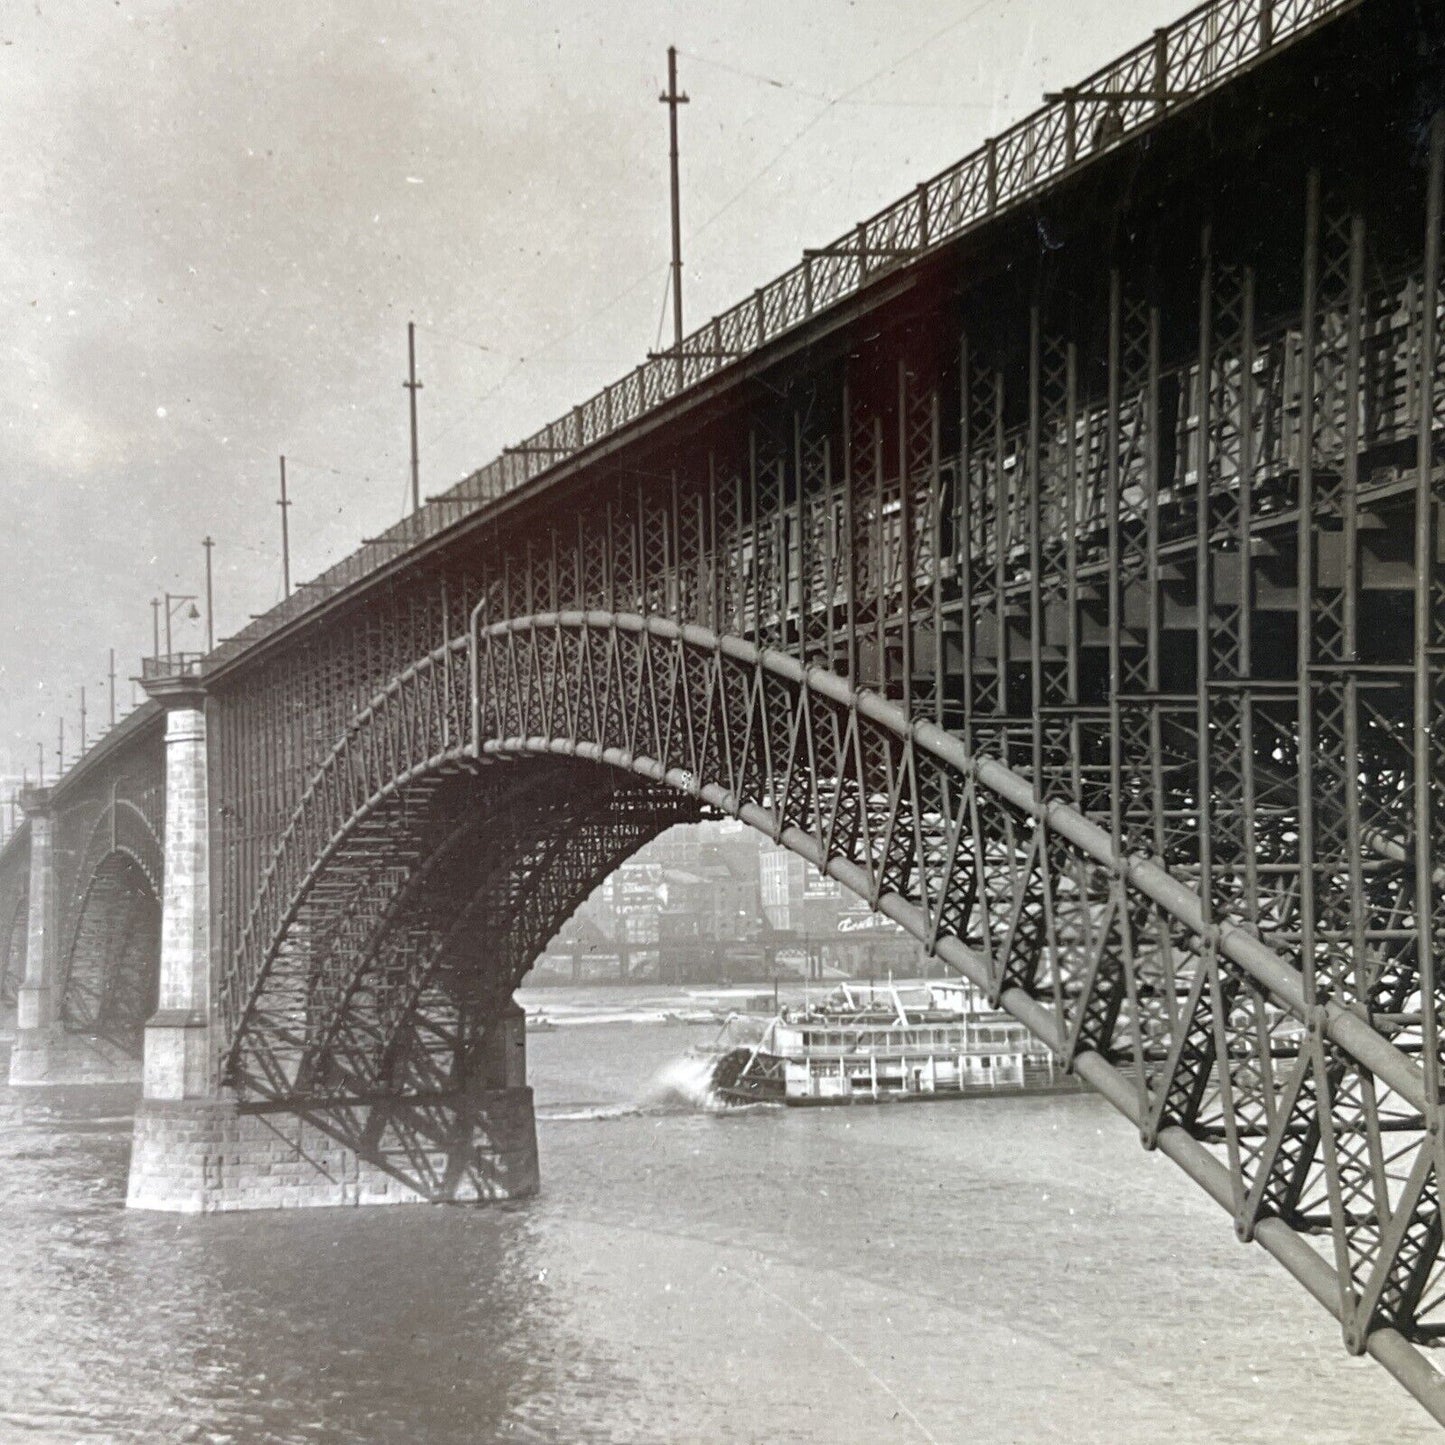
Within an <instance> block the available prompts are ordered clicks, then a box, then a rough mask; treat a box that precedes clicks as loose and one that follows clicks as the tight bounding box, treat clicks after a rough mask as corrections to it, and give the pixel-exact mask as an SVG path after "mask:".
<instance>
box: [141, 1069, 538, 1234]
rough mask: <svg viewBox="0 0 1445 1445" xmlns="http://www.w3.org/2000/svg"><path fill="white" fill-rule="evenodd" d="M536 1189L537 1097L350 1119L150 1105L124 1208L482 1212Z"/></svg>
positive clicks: (378, 1108)
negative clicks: (434, 1207)
mask: <svg viewBox="0 0 1445 1445" xmlns="http://www.w3.org/2000/svg"><path fill="white" fill-rule="evenodd" d="M537 1186H538V1173H537V1135H536V1126H535V1123H534V1120H533V1114H532V1091H531V1089H529V1088H526V1087H522V1088H510V1089H470V1090H466V1091H463V1092H459V1093H456V1094H444V1095H436V1096H434V1097H429V1098H407V1099H395V1100H378V1101H375V1102H373V1103H370V1104H368V1105H365V1106H363V1107H359V1108H357V1107H351V1108H347V1109H345V1110H342V1109H338V1108H337V1107H335V1106H332V1105H328V1106H327V1107H326V1108H318V1109H316V1110H315V1111H308V1110H305V1109H301V1110H294V1109H278V1108H276V1107H274V1106H261V1105H249V1104H240V1103H237V1102H235V1101H234V1100H216V1099H177V1100H165V1099H146V1100H144V1101H143V1102H142V1103H141V1105H140V1108H139V1111H138V1112H137V1114H136V1120H135V1138H134V1145H133V1148H132V1152H131V1165H130V1186H129V1190H128V1192H127V1197H126V1204H127V1205H128V1206H129V1207H130V1208H132V1209H155V1210H164V1211H168V1212H170V1213H174V1214H209V1213H226V1212H234V1211H240V1210H249V1209H305V1208H322V1207H329V1206H337V1205H359V1204H428V1203H482V1202H487V1201H493V1200H502V1199H521V1198H525V1197H527V1196H528V1195H532V1194H535V1193H536V1192H537Z"/></svg>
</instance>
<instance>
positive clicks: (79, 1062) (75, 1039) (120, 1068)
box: [10, 1024, 141, 1087]
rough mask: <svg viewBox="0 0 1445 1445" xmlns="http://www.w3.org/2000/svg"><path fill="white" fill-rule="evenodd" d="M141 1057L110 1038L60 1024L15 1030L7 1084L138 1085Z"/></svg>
mask: <svg viewBox="0 0 1445 1445" xmlns="http://www.w3.org/2000/svg"><path fill="white" fill-rule="evenodd" d="M140 1077H141V1061H140V1056H139V1055H138V1054H137V1053H136V1052H135V1051H134V1050H133V1049H127V1048H124V1047H122V1046H121V1045H120V1044H117V1043H116V1042H114V1041H113V1040H111V1039H106V1038H101V1037H99V1036H98V1035H96V1034H83V1033H76V1032H74V1031H73V1030H71V1029H67V1028H66V1027H65V1026H64V1025H62V1024H48V1025H42V1026H41V1027H38V1028H28V1029H26V1028H21V1029H16V1030H15V1035H14V1041H13V1042H12V1044H11V1047H10V1083H11V1084H12V1085H14V1086H21V1087H24V1086H30V1085H36V1084H138V1083H139V1082H140Z"/></svg>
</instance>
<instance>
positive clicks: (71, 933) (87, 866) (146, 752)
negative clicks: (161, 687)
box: [0, 714, 165, 1058]
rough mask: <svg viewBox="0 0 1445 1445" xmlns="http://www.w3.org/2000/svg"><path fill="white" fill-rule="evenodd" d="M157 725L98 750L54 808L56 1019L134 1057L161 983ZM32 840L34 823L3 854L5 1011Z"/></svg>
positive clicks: (22, 936)
mask: <svg viewBox="0 0 1445 1445" xmlns="http://www.w3.org/2000/svg"><path fill="white" fill-rule="evenodd" d="M157 721H158V719H157V718H156V717H155V716H154V715H153V714H148V715H146V716H142V717H138V719H137V724H138V725H134V724H133V725H132V726H131V727H129V728H127V729H125V730H124V732H123V734H118V735H117V736H116V737H115V738H114V740H113V744H112V746H111V748H109V749H107V750H106V752H101V751H100V750H97V751H96V752H94V753H92V754H89V755H88V756H87V759H86V760H85V761H84V764H83V766H82V767H81V768H79V769H77V770H76V771H75V772H74V773H72V774H71V775H70V777H69V778H68V779H67V786H66V788H65V789H64V790H63V791H62V792H59V793H58V794H56V795H55V796H54V798H53V802H51V803H48V804H47V805H46V807H47V809H48V810H49V811H50V814H51V827H52V830H53V841H52V847H53V857H54V869H55V878H54V886H55V896H56V938H57V944H56V947H57V957H56V967H57V972H56V975H55V987H56V997H57V1007H58V1013H59V1020H60V1022H62V1023H63V1024H64V1026H65V1027H66V1028H67V1029H70V1030H72V1031H74V1032H78V1033H83V1034H88V1035H92V1036H96V1037H101V1038H104V1039H106V1040H107V1041H108V1042H110V1043H113V1044H115V1045H118V1046H119V1047H120V1048H121V1049H122V1051H123V1052H125V1053H129V1054H132V1055H134V1056H135V1057H137V1058H138V1057H139V1056H140V1051H141V1035H142V1030H143V1026H144V1024H145V1020H146V1019H147V1017H148V1016H149V1015H150V1014H151V1012H152V1011H153V1010H154V1008H155V1000H156V987H157V981H158V977H159V957H160V896H161V880H162V872H163V853H164V847H163V844H162V841H161V840H162V833H163V826H164V825H163V815H164V811H165V787H164V770H163V767H162V757H161V738H160V730H159V728H158V727H156V726H155V724H156V722H157ZM117 742H118V743H119V744H121V746H120V747H118V748H117V747H115V746H114V743H117ZM107 754H108V755H107ZM30 834H31V824H30V823H29V822H26V823H25V824H23V825H22V826H21V827H20V828H18V829H17V830H16V831H15V833H14V834H12V835H11V837H10V838H9V839H8V840H7V841H6V845H5V848H4V849H3V851H0V1008H5V1009H11V1008H13V1007H14V1005H15V999H16V993H17V990H18V989H19V986H20V983H21V981H22V979H23V978H24V976H25V971H26V946H27V931H28V923H29V862H30V859H29V853H30Z"/></svg>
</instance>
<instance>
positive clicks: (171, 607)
mask: <svg viewBox="0 0 1445 1445" xmlns="http://www.w3.org/2000/svg"><path fill="white" fill-rule="evenodd" d="M187 602H189V603H190V604H191V610H190V611H189V612H188V613H187V614H186V617H187V619H188V620H189V621H191V622H199V621H200V618H201V614H200V611H199V610H198V609H197V607H196V597H195V593H193V592H167V593H166V658H167V661H169V659H170V657H171V655H172V648H171V619H172V618H173V617H174V616H175V615H176V608H177V607H184V606H185V604H186V603H187Z"/></svg>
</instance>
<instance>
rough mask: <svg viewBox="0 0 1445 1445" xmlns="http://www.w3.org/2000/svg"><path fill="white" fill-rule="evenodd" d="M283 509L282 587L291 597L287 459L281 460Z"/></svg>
mask: <svg viewBox="0 0 1445 1445" xmlns="http://www.w3.org/2000/svg"><path fill="white" fill-rule="evenodd" d="M276 505H277V506H278V507H280V508H281V586H282V589H283V591H284V593H285V595H286V596H287V597H289V596H290V595H291V528H290V524H289V523H288V522H287V520H286V512H287V509H288V508H289V507H290V505H291V503H290V502H289V501H288V500H287V497H286V458H285V457H282V458H281V500H280V501H279V502H277V503H276Z"/></svg>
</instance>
